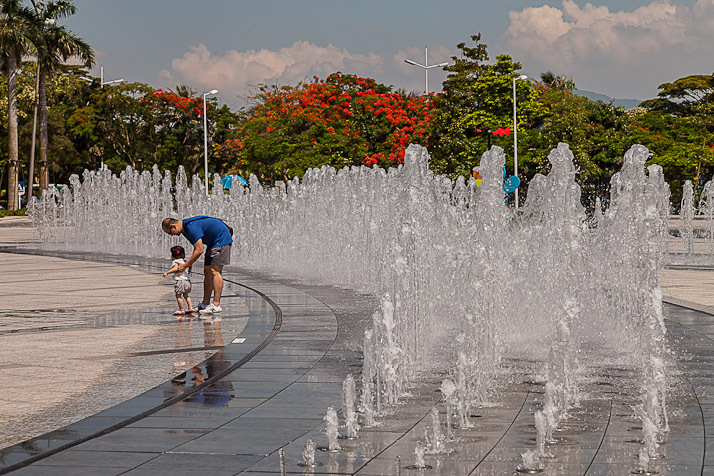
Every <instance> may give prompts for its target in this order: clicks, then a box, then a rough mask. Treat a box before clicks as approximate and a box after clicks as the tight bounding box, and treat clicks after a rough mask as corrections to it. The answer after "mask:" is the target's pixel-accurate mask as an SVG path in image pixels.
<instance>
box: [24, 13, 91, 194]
mask: <svg viewBox="0 0 714 476" xmlns="http://www.w3.org/2000/svg"><path fill="white" fill-rule="evenodd" d="M32 5H33V6H34V8H35V15H34V22H33V25H34V27H35V37H36V39H35V44H36V45H37V58H38V64H39V66H38V72H39V74H38V79H39V81H38V85H39V87H38V99H39V114H40V190H41V191H42V190H44V189H46V188H47V186H48V184H49V168H48V157H47V150H48V145H47V142H48V135H47V79H48V77H49V76H51V75H52V74H54V73H56V72H57V71H58V70H59V68H60V67H61V65H63V64H64V63H65V62H66V61H67V60H68V59H69V58H72V57H78V58H79V59H80V60H81V62H82V64H83V65H84V66H85V67H91V66H92V65H94V51H93V50H92V47H91V46H89V44H88V43H87V42H85V41H84V40H82V39H81V38H80V37H79V36H77V35H76V34H74V33H73V32H72V31H70V30H69V29H67V28H66V27H64V26H61V25H58V24H57V20H59V19H61V18H66V17H68V16H70V15H74V14H75V13H76V12H77V7H75V6H74V4H73V3H72V2H70V1H68V0H57V1H54V2H47V3H43V2H39V1H38V0H32Z"/></svg>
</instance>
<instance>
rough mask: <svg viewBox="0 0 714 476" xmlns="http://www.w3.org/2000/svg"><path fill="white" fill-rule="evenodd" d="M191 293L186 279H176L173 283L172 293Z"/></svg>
mask: <svg viewBox="0 0 714 476" xmlns="http://www.w3.org/2000/svg"><path fill="white" fill-rule="evenodd" d="M190 292H191V281H189V280H188V279H177V280H176V282H175V283H174V293H176V294H189V293H190Z"/></svg>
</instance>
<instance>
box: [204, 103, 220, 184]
mask: <svg viewBox="0 0 714 476" xmlns="http://www.w3.org/2000/svg"><path fill="white" fill-rule="evenodd" d="M209 94H218V89H211V90H210V91H208V92H207V93H203V157H204V160H203V165H204V167H205V171H204V173H205V177H204V178H205V185H206V196H208V121H207V120H206V96H208V95H209Z"/></svg>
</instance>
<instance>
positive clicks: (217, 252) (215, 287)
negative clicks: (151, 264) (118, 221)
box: [161, 216, 233, 314]
mask: <svg viewBox="0 0 714 476" xmlns="http://www.w3.org/2000/svg"><path fill="white" fill-rule="evenodd" d="M161 229H162V230H163V231H164V232H165V233H168V234H169V235H183V236H185V237H186V239H188V241H190V242H191V244H192V245H193V253H192V254H191V257H190V258H189V259H187V260H186V262H185V263H184V264H182V265H179V269H178V272H179V273H182V272H183V270H184V269H186V268H188V267H189V266H191V265H192V264H193V263H195V262H196V261H197V260H198V258H200V257H201V253H203V250H204V248H205V249H206V250H207V251H206V257H205V263H204V267H203V302H202V303H201V304H199V305H198V306H197V307H198V310H199V313H201V314H213V313H216V312H222V311H223V309H222V308H221V293H222V292H223V275H222V273H223V266H225V265H227V264H230V262H231V245H232V244H233V237H232V236H231V230H230V229H229V228H228V226H227V225H226V224H225V223H223V221H222V220H219V219H218V218H212V217H207V216H196V217H191V218H186V219H184V220H177V219H175V218H165V219H164V221H163V222H161ZM211 295H213V301H211Z"/></svg>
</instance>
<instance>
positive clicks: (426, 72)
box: [404, 48, 449, 94]
mask: <svg viewBox="0 0 714 476" xmlns="http://www.w3.org/2000/svg"><path fill="white" fill-rule="evenodd" d="M404 62H405V63H409V64H412V65H414V66H419V67H420V68H424V94H429V70H430V69H431V68H439V67H443V66H446V65H448V64H449V63H439V64H432V65H429V50H428V49H427V48H424V64H421V63H417V62H416V61H412V60H410V59H405V60H404Z"/></svg>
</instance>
